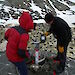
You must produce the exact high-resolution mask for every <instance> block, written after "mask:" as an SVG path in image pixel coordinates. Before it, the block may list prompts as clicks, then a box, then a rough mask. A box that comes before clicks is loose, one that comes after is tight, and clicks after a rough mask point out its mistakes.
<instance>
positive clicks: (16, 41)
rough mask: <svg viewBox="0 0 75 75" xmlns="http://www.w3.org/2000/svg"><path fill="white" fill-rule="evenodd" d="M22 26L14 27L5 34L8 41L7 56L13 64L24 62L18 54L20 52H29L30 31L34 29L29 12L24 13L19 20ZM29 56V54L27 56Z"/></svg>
mask: <svg viewBox="0 0 75 75" xmlns="http://www.w3.org/2000/svg"><path fill="white" fill-rule="evenodd" d="M19 23H20V26H16V27H12V28H10V29H8V30H7V31H6V32H5V38H6V39H7V40H8V43H7V46H6V55H7V57H8V60H10V61H12V62H20V61H23V60H24V58H22V57H20V56H19V54H18V51H19V50H22V51H24V52H25V54H26V51H27V42H28V40H29V34H28V33H27V32H28V31H29V30H30V29H33V20H32V18H31V16H30V14H29V13H28V12H23V14H22V15H21V17H20V18H19ZM26 56H27V54H26Z"/></svg>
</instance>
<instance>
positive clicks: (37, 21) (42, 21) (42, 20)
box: [34, 19, 46, 23]
mask: <svg viewBox="0 0 75 75" xmlns="http://www.w3.org/2000/svg"><path fill="white" fill-rule="evenodd" d="M34 23H46V22H45V20H44V19H39V20H34Z"/></svg>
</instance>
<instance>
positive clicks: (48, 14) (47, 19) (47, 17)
mask: <svg viewBox="0 0 75 75" xmlns="http://www.w3.org/2000/svg"><path fill="white" fill-rule="evenodd" d="M53 18H54V16H53V15H52V14H51V13H50V12H49V13H47V14H46V15H45V18H44V20H45V21H46V23H49V22H50V21H52V20H53Z"/></svg>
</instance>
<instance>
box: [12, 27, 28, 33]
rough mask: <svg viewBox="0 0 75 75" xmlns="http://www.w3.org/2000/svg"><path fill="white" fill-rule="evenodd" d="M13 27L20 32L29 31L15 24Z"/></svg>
mask: <svg viewBox="0 0 75 75" xmlns="http://www.w3.org/2000/svg"><path fill="white" fill-rule="evenodd" d="M12 28H14V29H16V30H17V31H18V32H19V33H20V34H23V33H27V32H26V30H25V29H23V28H22V27H21V26H14V27H12Z"/></svg>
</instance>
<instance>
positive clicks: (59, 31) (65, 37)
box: [49, 17, 72, 46]
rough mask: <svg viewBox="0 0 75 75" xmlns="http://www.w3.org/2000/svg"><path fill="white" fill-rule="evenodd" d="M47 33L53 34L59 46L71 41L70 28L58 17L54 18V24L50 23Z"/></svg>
mask: <svg viewBox="0 0 75 75" xmlns="http://www.w3.org/2000/svg"><path fill="white" fill-rule="evenodd" d="M49 32H50V33H53V35H54V37H56V38H57V41H59V42H60V45H61V46H64V45H67V44H68V43H69V42H70V41H71V37H72V35H71V28H70V27H69V26H68V24H67V23H66V22H65V21H64V20H63V19H61V18H59V17H54V22H53V23H52V25H51V27H50V29H49Z"/></svg>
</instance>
